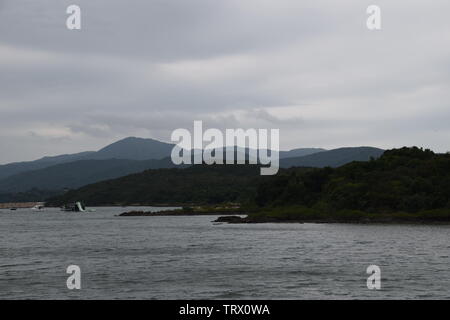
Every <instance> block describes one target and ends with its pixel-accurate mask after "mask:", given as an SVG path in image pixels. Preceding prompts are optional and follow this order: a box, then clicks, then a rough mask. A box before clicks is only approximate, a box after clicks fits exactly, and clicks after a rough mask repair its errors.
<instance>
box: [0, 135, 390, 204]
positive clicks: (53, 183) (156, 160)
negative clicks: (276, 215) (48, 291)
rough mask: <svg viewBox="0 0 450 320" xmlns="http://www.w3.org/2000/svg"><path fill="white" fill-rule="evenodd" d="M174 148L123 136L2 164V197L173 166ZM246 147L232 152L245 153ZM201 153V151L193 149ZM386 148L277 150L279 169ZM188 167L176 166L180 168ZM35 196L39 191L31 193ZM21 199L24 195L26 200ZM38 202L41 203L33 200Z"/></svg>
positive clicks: (332, 162)
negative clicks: (100, 144) (80, 148)
mask: <svg viewBox="0 0 450 320" xmlns="http://www.w3.org/2000/svg"><path fill="white" fill-rule="evenodd" d="M173 147H174V145H172V144H169V143H164V142H160V141H157V140H153V139H142V138H134V137H130V138H126V139H123V140H120V141H117V142H115V143H113V144H110V145H108V146H106V147H105V148H102V149H100V150H99V151H96V152H95V151H87V152H81V153H77V154H68V155H60V156H55V157H44V158H42V159H39V160H36V161H31V162H20V163H12V164H7V165H3V166H0V194H2V195H3V198H4V199H7V198H8V197H9V196H8V194H9V195H10V196H11V198H15V195H16V194H18V193H27V192H29V191H30V190H45V191H48V192H51V193H52V194H53V193H54V192H62V191H63V190H65V189H77V188H80V187H82V186H85V185H88V184H92V183H97V182H99V181H105V180H111V179H115V178H120V177H123V176H127V175H130V174H135V173H140V172H142V171H145V170H149V169H163V168H176V167H178V166H176V165H174V164H173V162H172V160H171V158H170V154H171V152H172V149H173ZM248 151H249V150H248V149H245V148H236V149H235V152H236V154H238V153H241V154H242V153H245V154H247V155H248ZM194 152H200V151H198V150H197V151H194ZM383 152H384V150H381V149H377V148H372V147H355V148H339V149H334V150H325V149H320V148H300V149H293V150H290V151H280V167H281V168H288V167H327V166H330V167H338V166H341V165H343V164H346V163H349V162H352V161H367V160H370V159H371V158H375V159H376V158H378V157H379V156H380V155H381V154H382V153H383ZM186 166H189V165H182V166H179V167H180V168H183V167H186ZM30 194H33V195H40V194H41V193H39V192H36V191H33V192H32V193H30ZM24 197H25V196H24ZM32 200H33V201H35V200H42V199H35V198H33V199H32Z"/></svg>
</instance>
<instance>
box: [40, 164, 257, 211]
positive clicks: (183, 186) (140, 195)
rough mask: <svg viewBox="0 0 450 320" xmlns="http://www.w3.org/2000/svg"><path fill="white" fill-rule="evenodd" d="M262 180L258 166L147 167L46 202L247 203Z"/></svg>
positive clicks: (94, 203) (125, 203) (59, 203)
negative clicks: (150, 168) (156, 168)
mask: <svg viewBox="0 0 450 320" xmlns="http://www.w3.org/2000/svg"><path fill="white" fill-rule="evenodd" d="M261 179H263V178H262V177H261V176H260V175H259V166H256V165H215V166H207V165H196V166H192V167H190V168H186V169H178V168H177V169H158V170H147V171H144V172H142V173H139V174H133V175H129V176H126V177H122V178H119V179H114V180H108V181H103V182H99V183H95V184H92V185H88V186H85V187H82V188H80V189H78V190H73V191H69V192H67V193H66V194H64V195H62V196H59V197H54V198H52V199H49V200H48V201H47V204H48V205H53V206H60V205H63V204H65V203H68V202H73V201H80V200H81V201H83V202H84V203H85V204H86V205H88V206H93V205H112V204H116V205H131V204H139V205H163V204H173V205H175V204H216V203H223V202H245V201H246V200H247V199H250V198H253V197H254V193H255V191H256V186H257V185H258V181H259V180H261Z"/></svg>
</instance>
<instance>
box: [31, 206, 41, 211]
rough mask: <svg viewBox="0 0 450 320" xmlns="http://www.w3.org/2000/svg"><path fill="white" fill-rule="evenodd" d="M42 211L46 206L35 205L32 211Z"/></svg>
mask: <svg viewBox="0 0 450 320" xmlns="http://www.w3.org/2000/svg"><path fill="white" fill-rule="evenodd" d="M42 209H44V206H43V205H41V204H38V205H35V206H34V207H33V208H31V210H34V211H39V210H42Z"/></svg>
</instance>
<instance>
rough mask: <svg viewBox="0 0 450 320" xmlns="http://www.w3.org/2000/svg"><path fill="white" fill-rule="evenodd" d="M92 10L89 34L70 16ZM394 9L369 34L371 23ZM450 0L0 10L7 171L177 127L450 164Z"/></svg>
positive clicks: (246, 0)
mask: <svg viewBox="0 0 450 320" xmlns="http://www.w3.org/2000/svg"><path fill="white" fill-rule="evenodd" d="M70 4H78V5H79V6H80V7H81V9H82V30H79V31H70V30H68V29H67V28H66V18H67V14H66V8H67V6H68V5H70ZM371 4H376V5H379V6H380V7H381V10H382V30H380V31H369V30H368V29H367V27H366V19H367V14H366V9H367V7H368V6H369V5H371ZM449 12H450V1H448V0H433V1H428V0H420V1H419V0H396V1H392V0H372V1H362V0H340V1H336V0H329V1H323V0H314V1H312V0H311V1H299V0H220V1H212V0H176V1H175V0H149V1H144V0H140V1H138V0H120V1H119V0H95V1H92V0H71V1H65V0H58V1H56V0H39V1H37V0H0V163H7V162H12V161H23V160H32V159H36V158H39V157H42V156H45V155H56V154H62V153H74V152H79V151H86V150H97V149H99V148H101V147H103V146H105V145H106V144H109V143H111V142H113V141H116V140H118V139H121V138H124V137H127V136H139V137H146V138H156V139H159V140H163V141H170V134H171V132H172V130H174V129H176V128H188V129H189V128H192V125H193V121H194V120H203V121H204V123H205V126H206V127H214V128H219V129H225V128H269V129H270V128H279V129H280V142H281V148H282V149H290V148H297V147H323V148H335V147H341V146H361V145H370V146H376V147H382V148H392V147H400V146H404V145H408V146H411V145H418V146H423V147H429V148H432V149H433V150H435V151H439V152H443V151H448V150H450V146H449V144H450V125H449V123H450V19H449V18H448V16H449Z"/></svg>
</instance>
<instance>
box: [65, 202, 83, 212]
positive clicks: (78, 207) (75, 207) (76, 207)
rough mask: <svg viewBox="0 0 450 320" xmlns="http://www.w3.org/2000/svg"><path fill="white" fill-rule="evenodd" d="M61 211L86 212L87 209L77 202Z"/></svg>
mask: <svg viewBox="0 0 450 320" xmlns="http://www.w3.org/2000/svg"><path fill="white" fill-rule="evenodd" d="M61 209H62V210H63V211H72V212H86V207H85V206H84V205H83V203H81V202H80V201H77V202H75V203H70V204H66V205H65V206H64V207H62V208H61Z"/></svg>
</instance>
